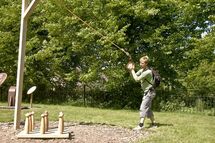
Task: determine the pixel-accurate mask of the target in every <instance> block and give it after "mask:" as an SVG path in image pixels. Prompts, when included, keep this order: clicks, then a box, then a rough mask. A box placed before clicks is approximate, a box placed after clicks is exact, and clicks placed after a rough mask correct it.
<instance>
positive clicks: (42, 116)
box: [40, 114, 45, 134]
mask: <svg viewBox="0 0 215 143" xmlns="http://www.w3.org/2000/svg"><path fill="white" fill-rule="evenodd" d="M40 134H45V114H42V115H41V123H40Z"/></svg>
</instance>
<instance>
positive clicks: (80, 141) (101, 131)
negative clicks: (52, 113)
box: [0, 122, 154, 143]
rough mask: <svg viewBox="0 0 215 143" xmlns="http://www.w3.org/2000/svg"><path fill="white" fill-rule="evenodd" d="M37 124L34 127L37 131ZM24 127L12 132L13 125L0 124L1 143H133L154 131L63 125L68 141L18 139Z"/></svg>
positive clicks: (93, 125)
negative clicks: (68, 134)
mask: <svg viewBox="0 0 215 143" xmlns="http://www.w3.org/2000/svg"><path fill="white" fill-rule="evenodd" d="M57 125H58V123H57V122H52V123H50V124H49V127H50V128H57ZM38 126H39V123H36V127H35V128H38V129H39V127H38ZM23 128H24V126H23V125H21V126H20V129H18V130H14V129H13V123H0V142H1V143H70V142H71V143H133V142H136V141H138V140H139V139H141V138H145V137H147V136H149V135H150V134H151V133H152V132H153V131H154V130H150V129H147V130H143V131H139V132H135V131H133V130H131V129H127V128H122V127H118V126H111V125H102V124H86V123H85V124H84V123H71V122H69V123H65V131H66V132H68V133H70V134H71V137H70V139H18V138H17V134H19V133H20V132H21V131H23Z"/></svg>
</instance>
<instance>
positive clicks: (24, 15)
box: [14, 0, 39, 130]
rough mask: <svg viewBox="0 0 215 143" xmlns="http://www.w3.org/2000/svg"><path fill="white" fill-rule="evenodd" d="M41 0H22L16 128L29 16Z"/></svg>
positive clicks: (19, 114)
mask: <svg viewBox="0 0 215 143" xmlns="http://www.w3.org/2000/svg"><path fill="white" fill-rule="evenodd" d="M38 2H39V0H32V1H31V3H30V5H28V0H22V11H21V25H20V39H19V57H18V68H17V81H16V103H15V111H14V129H15V130H16V129H19V128H20V120H21V102H22V88H23V75H24V63H25V49H26V35H27V24H28V23H27V22H28V17H29V16H30V14H31V13H32V12H33V9H34V8H35V7H36V5H37V3H38Z"/></svg>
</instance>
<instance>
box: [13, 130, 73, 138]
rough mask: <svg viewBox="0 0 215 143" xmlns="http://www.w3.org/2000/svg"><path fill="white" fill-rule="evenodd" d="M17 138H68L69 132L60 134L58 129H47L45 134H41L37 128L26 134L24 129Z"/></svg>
mask: <svg viewBox="0 0 215 143" xmlns="http://www.w3.org/2000/svg"><path fill="white" fill-rule="evenodd" d="M16 137H17V138H18V139H23V138H34V139H51V138H58V139H68V138H70V133H67V132H63V133H62V134H59V132H58V129H57V128H55V129H49V131H48V132H46V133H45V134H41V133H40V131H39V130H35V131H33V132H30V133H29V134H26V133H25V132H24V131H22V132H20V133H19V134H18V135H17V136H16Z"/></svg>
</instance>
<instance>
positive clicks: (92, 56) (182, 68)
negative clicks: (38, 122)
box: [0, 0, 215, 107]
mask: <svg viewBox="0 0 215 143" xmlns="http://www.w3.org/2000/svg"><path fill="white" fill-rule="evenodd" d="M0 3H1V6H0V16H1V17H0V20H1V23H0V33H1V34H0V55H1V56H0V63H1V67H0V70H1V72H7V73H8V74H9V77H10V79H12V80H11V81H10V84H14V81H15V80H16V67H17V59H18V58H17V55H18V44H19V43H18V42H19V27H20V24H19V21H20V13H21V2H19V1H15V0H11V1H6V0H2V1H1V2H0ZM214 13H215V12H214V2H213V1H212V0H198V1H196V0H190V1H185V0H165V1H162V0H150V1H149V0H146V1H141V0H120V1H114V0H102V1H101V0H72V1H70V0H49V1H41V2H40V3H39V5H38V6H37V7H36V9H35V10H34V12H33V14H32V15H31V16H30V18H29V21H28V33H27V49H26V58H25V77H24V87H25V90H27V89H28V88H29V87H30V86H31V85H37V86H38V88H39V90H38V93H37V94H38V96H37V97H36V98H37V100H38V101H41V99H42V97H43V99H44V100H47V99H50V94H53V97H51V98H52V99H54V97H56V100H62V101H63V100H68V99H69V98H70V97H71V96H74V95H75V94H77V92H76V91H77V89H80V88H81V87H82V85H87V86H88V87H89V91H95V90H96V91H102V92H105V93H109V96H111V95H115V96H114V97H112V98H111V99H109V98H108V101H107V102H109V101H110V102H111V103H114V104H118V103H119V102H120V101H121V99H125V100H124V101H123V103H122V104H120V105H121V106H126V105H128V106H130V107H132V106H134V105H136V103H135V104H131V102H130V101H134V99H136V98H135V97H134V98H131V97H129V98H128V97H126V98H125V95H126V96H132V94H134V90H135V93H136V91H137V92H138V93H137V94H140V92H139V90H138V86H137V84H135V83H134V82H133V80H132V79H131V76H130V75H129V73H128V71H127V70H126V69H125V65H126V64H127V62H128V57H127V56H126V55H125V54H124V53H123V52H122V51H121V50H119V48H118V47H116V46H115V44H116V45H118V46H119V47H121V48H123V49H124V50H125V51H128V52H129V53H130V54H131V56H132V58H133V60H134V62H135V63H136V64H137V65H138V61H139V58H140V57H141V56H142V55H144V54H147V55H149V57H150V58H151V63H150V64H151V66H153V67H155V68H156V69H158V70H159V72H160V74H161V76H162V79H163V80H162V87H163V88H162V87H161V89H160V90H166V87H171V88H172V89H174V90H176V89H182V87H184V88H185V89H186V88H187V89H188V88H195V89H199V90H205V89H210V91H213V88H214V86H213V82H212V79H213V74H205V76H206V77H207V78H209V79H211V82H208V83H207V84H204V85H205V86H204V88H203V87H202V88H200V85H202V84H203V83H204V81H203V79H204V78H203V77H202V74H203V73H204V72H208V73H213V72H212V71H213V68H212V67H210V65H214V29H213V28H214ZM204 32H206V33H207V35H206V36H205V37H202V33H204ZM113 43H114V44H113ZM14 49H15V50H14ZM14 51H15V52H14ZM209 67H210V68H209ZM137 68H138V66H137ZM204 69H207V70H205V71H204ZM193 79H195V81H194V80H193ZM190 82H192V84H189V83H190ZM201 83H202V84H201ZM80 85H81V86H80ZM186 85H189V86H186ZM62 89H64V91H66V92H65V93H63V95H61V98H59V97H58V96H54V95H55V94H57V95H58V94H59V93H57V92H62ZM168 89H169V88H168ZM122 91H123V92H122ZM99 94H100V96H98V97H97V98H99V99H106V97H105V95H103V94H102V93H100V92H99ZM50 100H51V99H50ZM100 101H101V100H100ZM102 102H104V100H103V101H102Z"/></svg>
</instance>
